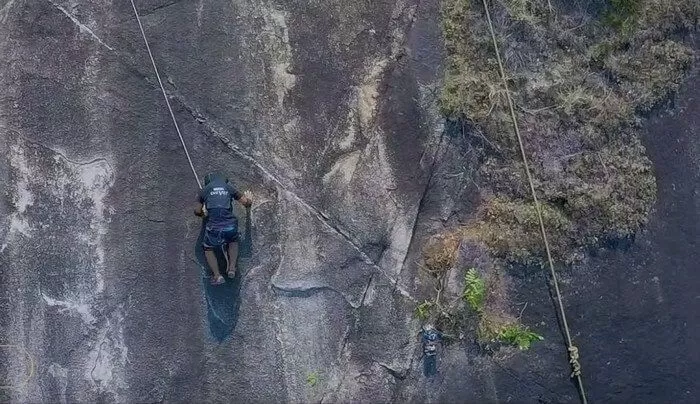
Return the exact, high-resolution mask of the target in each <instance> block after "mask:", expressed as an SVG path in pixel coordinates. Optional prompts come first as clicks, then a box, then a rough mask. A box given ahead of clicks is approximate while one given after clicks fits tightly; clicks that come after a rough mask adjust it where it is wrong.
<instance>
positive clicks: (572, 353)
mask: <svg viewBox="0 0 700 404" xmlns="http://www.w3.org/2000/svg"><path fill="white" fill-rule="evenodd" d="M482 1H483V3H484V10H485V12H486V21H487V22H488V25H489V30H490V31H491V39H492V41H493V49H494V52H495V53H496V61H497V62H498V69H499V74H500V76H501V80H502V81H503V88H504V90H505V94H506V98H507V100H508V107H509V109H510V116H511V119H512V121H513V131H514V132H515V136H516V138H517V139H518V146H519V147H520V154H521V156H522V159H523V165H524V166H525V174H526V176H527V181H528V184H529V186H530V192H531V194H532V200H533V202H534V203H535V210H536V211H537V219H538V221H539V225H540V234H541V235H542V241H543V242H544V247H545V251H546V252H547V262H548V264H549V271H550V275H551V277H552V284H553V285H554V290H555V292H556V297H557V303H558V306H559V314H560V316H561V321H562V324H563V326H564V331H565V334H566V345H567V350H568V353H569V363H570V364H571V368H572V373H571V377H572V378H576V384H577V386H578V391H579V394H580V396H581V402H582V403H583V404H586V403H587V400H586V391H585V389H584V387H583V379H582V378H581V364H580V363H579V352H578V348H577V347H575V346H574V344H573V342H572V340H571V331H570V330H569V324H568V322H567V321H566V312H565V311H564V303H563V301H562V297H561V291H560V290H559V281H557V274H556V271H555V270H554V259H553V258H552V253H551V250H550V248H549V240H548V239H547V232H546V230H545V227H544V219H543V218H542V209H541V207H540V202H539V200H538V198H537V192H535V182H534V180H533V179H532V174H531V172H530V165H529V163H528V159H527V154H526V153H525V145H524V142H523V139H522V136H521V135H520V127H519V126H518V117H517V115H516V114H515V106H514V103H513V98H512V97H511V94H510V89H509V88H508V78H507V77H506V71H505V68H504V67H503V61H502V60H501V51H500V50H499V48H498V40H497V39H496V30H495V28H494V27H493V21H492V20H491V13H490V12H489V4H488V0H482Z"/></svg>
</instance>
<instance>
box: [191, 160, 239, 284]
mask: <svg viewBox="0 0 700 404" xmlns="http://www.w3.org/2000/svg"><path fill="white" fill-rule="evenodd" d="M233 200H236V201H238V202H239V203H241V204H242V205H243V206H245V207H246V208H249V207H250V206H251V205H252V204H253V201H252V199H251V194H250V192H249V191H246V192H244V193H240V192H238V190H236V188H234V187H233V186H232V185H231V184H229V180H228V178H226V177H225V176H223V175H220V174H216V173H209V174H207V176H206V177H204V188H202V190H201V191H200V192H199V196H198V201H197V202H198V203H197V207H196V208H195V210H194V214H195V215H197V216H200V217H206V227H205V229H204V240H203V242H202V245H203V247H204V256H205V257H206V259H207V264H208V265H209V268H210V269H211V271H212V278H211V284H212V285H221V284H223V283H225V282H226V280H225V279H224V277H223V276H222V275H221V272H220V271H219V263H218V262H217V260H216V255H215V254H214V249H215V248H218V249H221V251H222V252H223V253H224V257H226V261H227V263H228V268H226V275H227V276H228V277H229V278H230V279H233V277H234V276H235V275H236V261H237V260H238V218H236V216H235V215H234V213H233ZM227 245H228V249H226V246H227ZM227 253H228V254H227Z"/></svg>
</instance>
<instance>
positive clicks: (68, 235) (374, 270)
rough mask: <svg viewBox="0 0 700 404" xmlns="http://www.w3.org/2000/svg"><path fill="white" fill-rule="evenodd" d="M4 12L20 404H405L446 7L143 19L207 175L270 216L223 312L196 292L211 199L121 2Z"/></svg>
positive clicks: (9, 357) (6, 224)
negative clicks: (401, 388) (195, 211)
mask: <svg viewBox="0 0 700 404" xmlns="http://www.w3.org/2000/svg"><path fill="white" fill-rule="evenodd" d="M0 6H2V11H0V21H1V22H2V25H1V26H0V31H1V32H2V34H3V35H2V37H3V39H2V40H1V41H0V54H2V59H3V67H2V70H1V71H0V82H1V84H2V87H3V89H4V90H3V93H2V100H1V102H0V141H1V143H2V147H3V150H5V153H4V155H3V159H2V160H0V161H1V162H2V166H1V167H0V172H1V173H2V176H3V191H4V198H3V199H2V205H0V206H1V209H2V223H1V224H2V226H1V228H2V240H1V242H2V253H1V255H0V257H1V258H0V259H1V260H2V261H0V263H1V266H0V268H1V270H2V272H1V276H2V289H1V290H2V297H3V301H2V302H1V304H2V305H1V306H0V307H1V308H2V311H1V313H0V314H1V315H2V318H3V330H2V335H1V337H2V341H0V342H3V341H8V344H10V345H13V346H16V347H9V348H6V349H5V352H4V353H3V355H4V356H3V359H5V360H6V361H7V363H8V364H9V369H10V370H9V371H8V372H7V373H8V377H9V378H10V381H11V382H12V384H16V383H20V382H21V381H22V380H23V378H24V377H25V374H26V371H25V369H26V367H27V364H26V358H25V355H24V353H23V352H20V347H21V348H26V350H27V351H29V353H30V355H31V357H32V358H33V359H34V360H35V362H36V366H35V375H34V377H32V379H31V381H30V382H29V383H28V384H26V385H23V386H22V387H20V388H19V389H17V390H14V391H13V392H12V395H11V397H12V398H13V399H15V400H17V401H33V402H34V401H53V400H57V401H62V400H67V401H75V400H80V401H95V400H108V401H113V400H114V401H160V400H183V401H198V400H207V401H230V400H231V399H234V398H235V399H236V400H240V401H278V400H289V401H296V402H298V401H307V400H320V399H323V398H324V397H325V398H326V399H327V400H349V399H358V400H363V399H366V400H369V399H375V400H376V399H379V400H390V399H391V398H392V396H393V394H394V393H395V390H396V386H397V383H396V381H397V377H399V378H400V377H402V376H401V375H404V374H405V373H406V372H408V370H409V368H410V367H411V364H412V362H413V361H414V359H415V355H414V354H415V349H416V344H415V343H414V342H415V335H414V334H415V332H416V329H417V324H416V323H415V321H414V320H413V319H412V311H413V307H414V303H413V302H414V301H415V300H416V299H417V297H413V295H414V294H415V290H414V289H415V287H414V283H415V279H413V278H414V277H413V276H409V277H406V278H403V277H402V269H403V268H404V267H405V266H406V262H408V261H409V258H408V257H409V248H410V246H411V242H412V236H413V233H414V228H415V226H416V221H417V217H418V211H419V206H420V203H421V200H422V197H423V195H424V194H425V192H426V188H427V186H428V181H429V178H430V175H431V169H432V167H433V163H434V161H435V156H436V153H437V151H438V146H439V143H440V137H441V132H442V130H441V121H440V119H439V117H438V116H437V114H436V108H435V99H436V97H435V91H436V87H437V84H436V82H437V79H438V77H439V74H440V51H439V50H440V49H441V46H440V36H439V29H438V25H437V8H436V7H437V5H436V4H435V3H434V2H433V3H431V2H425V3H424V4H422V5H421V4H419V2H418V1H413V0H408V1H403V0H401V1H376V2H347V1H330V2H298V1H284V2H282V1H257V0H256V1H191V2H186V1H180V2H172V1H171V2H162V1H138V2H137V7H138V8H139V10H140V12H141V14H142V21H143V24H144V27H145V30H146V32H147V34H148V36H149V37H150V42H151V46H152V48H153V52H154V55H155V57H156V60H157V63H158V64H159V67H160V70H161V73H162V75H163V78H164V81H166V83H165V85H166V87H167V91H168V92H169V94H170V96H171V103H172V104H173V107H174V110H175V115H176V117H177V119H178V121H179V124H180V126H181V128H182V130H183V133H184V135H185V141H186V143H187V144H188V146H189V148H190V153H191V154H192V157H193V159H194V165H195V167H196V169H197V170H198V173H199V174H200V175H201V176H203V175H204V174H205V173H206V172H208V171H209V170H220V171H223V172H225V173H227V174H228V175H229V176H230V177H231V179H232V180H233V182H234V183H235V185H236V186H238V187H239V188H242V189H250V190H252V192H253V193H254V195H255V198H256V199H255V204H254V206H253V208H252V210H251V212H250V214H249V215H248V222H247V223H246V224H245V226H248V228H249V230H250V231H249V232H248V234H247V237H248V242H249V246H248V250H249V251H247V254H243V255H244V257H243V258H242V260H241V272H242V277H241V279H239V280H237V281H236V282H235V283H234V284H235V285H234V286H232V287H231V289H222V290H229V291H230V292H231V293H230V294H226V293H217V291H214V290H212V289H211V288H209V287H208V285H207V286H202V285H203V284H205V282H202V281H201V278H202V270H201V260H200V259H199V258H201V257H200V255H201V250H200V251H198V250H197V249H196V248H195V246H196V244H197V235H198V234H199V230H200V222H199V220H198V219H197V218H195V217H193V216H192V215H191V212H192V208H193V202H194V195H195V193H196V182H195V181H194V178H193V176H192V174H191V173H190V171H189V167H188V164H187V160H186V159H185V156H184V153H183V150H182V147H181V145H180V143H179V140H178V138H177V136H176V133H175V131H174V129H173V126H172V123H171V122H170V117H169V115H168V113H167V109H165V103H164V101H163V99H162V96H161V94H160V91H159V90H158V87H157V82H156V80H155V76H154V74H153V72H152V69H151V66H150V62H149V60H148V56H147V53H146V49H145V47H144V44H143V40H142V39H141V36H140V33H139V31H138V25H137V24H136V20H135V18H134V15H133V12H132V9H131V5H130V4H129V2H97V3H95V2H89V1H50V0H47V1H23V0H10V1H3V2H2V3H0ZM240 214H241V219H242V220H241V221H242V223H244V222H245V221H244V220H243V218H245V217H246V215H245V213H244V212H242V211H241V212H240ZM241 230H242V231H243V230H244V226H242V228H241ZM412 260H415V257H413V258H412ZM411 265H413V264H409V266H411ZM414 272H415V271H414ZM215 323H216V324H215ZM234 326H235V327H234ZM217 327H218V328H217ZM9 351H12V352H9ZM397 375H398V376H397ZM309 379H316V381H315V382H314V381H313V380H312V381H309Z"/></svg>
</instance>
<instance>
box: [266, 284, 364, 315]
mask: <svg viewBox="0 0 700 404" xmlns="http://www.w3.org/2000/svg"><path fill="white" fill-rule="evenodd" d="M271 287H272V289H274V290H275V291H276V292H278V293H279V294H281V295H283V296H286V297H300V298H308V297H311V296H314V295H316V294H318V293H321V292H333V293H336V294H339V295H340V296H343V299H344V300H345V301H347V302H348V304H349V305H350V306H351V307H353V308H355V309H357V308H359V307H360V306H359V305H357V304H352V302H351V301H350V300H349V299H347V298H346V297H345V296H344V295H343V294H342V293H341V292H340V291H338V290H337V289H335V288H333V287H332V286H327V285H319V286H308V287H303V286H301V287H285V286H279V285H276V284H275V283H274V282H272V283H271Z"/></svg>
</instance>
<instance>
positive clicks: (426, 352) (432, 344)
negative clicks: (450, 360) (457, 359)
mask: <svg viewBox="0 0 700 404" xmlns="http://www.w3.org/2000/svg"><path fill="white" fill-rule="evenodd" d="M441 341H442V333H440V331H438V330H436V329H435V327H433V326H432V325H431V324H426V325H424V326H423V329H422V330H421V342H422V343H423V374H424V375H425V376H426V377H432V376H435V375H436V374H437V352H438V344H439V343H441Z"/></svg>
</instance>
